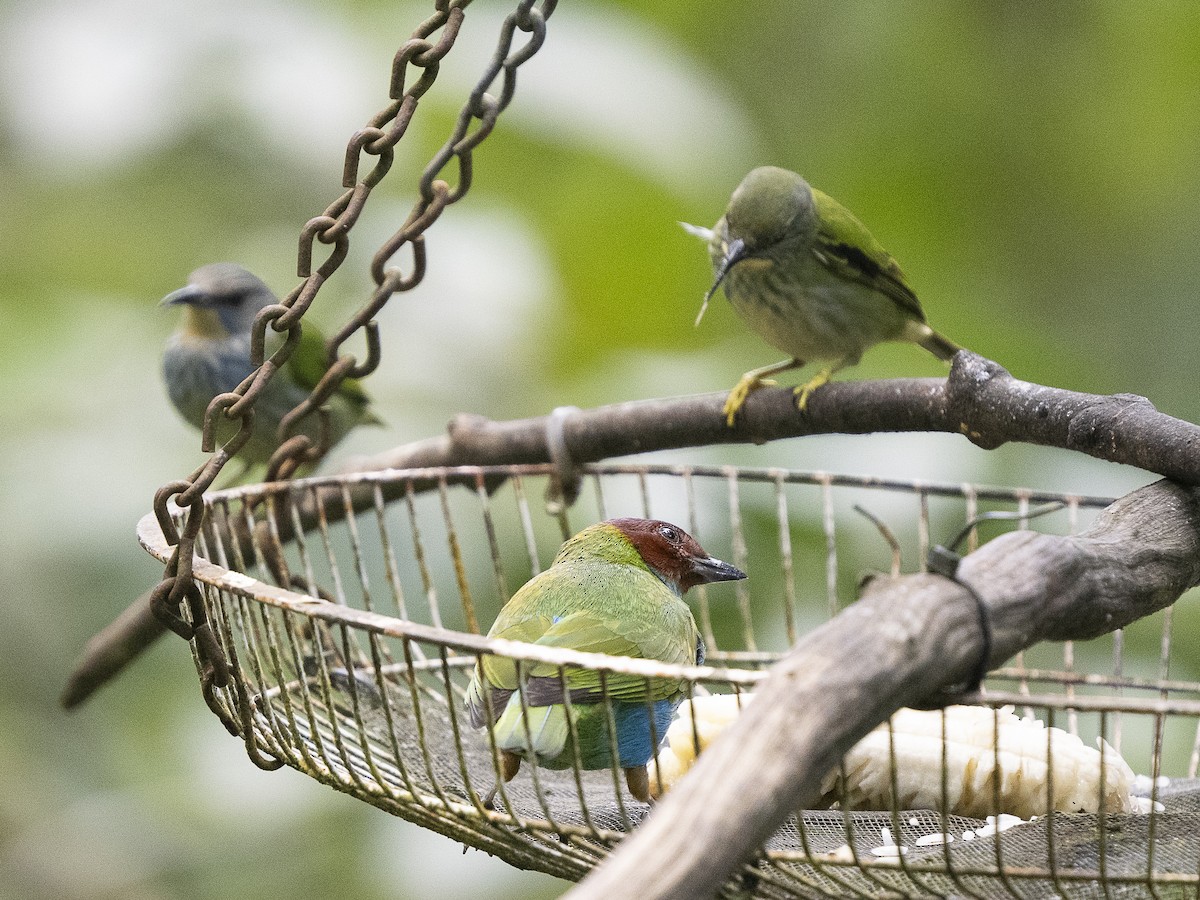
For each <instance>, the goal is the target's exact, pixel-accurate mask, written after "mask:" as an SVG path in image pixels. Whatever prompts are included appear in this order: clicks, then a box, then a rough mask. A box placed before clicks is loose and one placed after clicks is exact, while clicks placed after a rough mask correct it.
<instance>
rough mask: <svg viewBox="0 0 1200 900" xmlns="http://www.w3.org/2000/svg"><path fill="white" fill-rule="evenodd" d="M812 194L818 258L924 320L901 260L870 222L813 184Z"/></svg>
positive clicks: (827, 265)
mask: <svg viewBox="0 0 1200 900" xmlns="http://www.w3.org/2000/svg"><path fill="white" fill-rule="evenodd" d="M812 195H813V204H814V205H815V206H816V210H817V222H818V223H819V224H818V229H817V238H816V243H815V244H814V246H813V252H814V253H815V254H816V255H817V259H819V260H820V261H821V263H822V264H823V265H825V266H826V267H828V268H830V269H832V270H833V271H834V272H836V273H838V274H839V275H841V276H842V277H844V278H849V279H852V280H854V281H857V282H860V283H861V284H865V285H867V286H868V287H872V288H874V289H875V290H877V291H879V292H880V293H881V294H884V295H886V296H888V297H890V298H891V299H892V300H894V301H895V302H896V304H897V305H898V306H899V307H900V308H901V309H903V310H904V311H905V312H907V313H908V314H909V315H911V316H912V317H913V318H914V319H916V320H917V321H918V322H924V321H925V312H924V311H923V310H922V309H921V304H920V302H919V301H918V300H917V295H916V294H914V293H913V290H912V288H910V287H909V286H908V283H907V282H906V281H905V280H904V273H903V272H901V271H900V266H899V264H897V262H896V260H894V259H892V256H891V254H890V253H888V252H887V251H886V250H885V249H883V246H882V245H881V244H880V243H879V241H877V240H875V237H874V236H873V235H872V234H871V232H869V231H868V230H867V226H865V225H864V224H863V223H862V222H860V221H858V219H856V218H855V217H854V214H853V213H851V212H850V210H848V209H846V207H844V206H842V205H841V204H840V203H838V202H837V201H836V200H834V199H833V198H832V197H830V196H829V195H828V194H823V193H821V192H820V191H818V190H817V189H816V188H813V189H812Z"/></svg>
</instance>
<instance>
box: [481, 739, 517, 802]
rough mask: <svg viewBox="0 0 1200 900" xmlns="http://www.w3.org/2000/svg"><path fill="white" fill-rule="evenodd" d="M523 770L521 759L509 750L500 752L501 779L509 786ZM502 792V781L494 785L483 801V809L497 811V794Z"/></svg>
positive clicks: (498, 780) (497, 781)
mask: <svg viewBox="0 0 1200 900" xmlns="http://www.w3.org/2000/svg"><path fill="white" fill-rule="evenodd" d="M520 769H521V757H519V756H517V754H515V753H510V752H509V751H508V750H501V751H500V778H501V779H503V780H504V783H505V784H508V783H509V782H510V781H512V780H513V778H515V777H516V775H517V772H518V771H520ZM499 790H500V779H497V780H496V783H495V784H494V785H492V789H491V790H490V791H488V795H487V796H486V797H485V798H484V799H483V808H484V809H490V810H493V811H495V809H496V793H497V792H498V791H499Z"/></svg>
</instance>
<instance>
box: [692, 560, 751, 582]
mask: <svg viewBox="0 0 1200 900" xmlns="http://www.w3.org/2000/svg"><path fill="white" fill-rule="evenodd" d="M691 574H692V577H691V578H690V579H688V580H689V581H691V582H692V583H694V584H712V582H714V581H741V580H742V579H743V578H745V577H746V573H745V572H743V571H742V570H741V569H739V568H738V567H737V566H731V565H730V564H729V563H727V562H724V561H723V560H719V559H717V558H716V557H715V556H706V557H704V558H702V559H693V560H692V573H691Z"/></svg>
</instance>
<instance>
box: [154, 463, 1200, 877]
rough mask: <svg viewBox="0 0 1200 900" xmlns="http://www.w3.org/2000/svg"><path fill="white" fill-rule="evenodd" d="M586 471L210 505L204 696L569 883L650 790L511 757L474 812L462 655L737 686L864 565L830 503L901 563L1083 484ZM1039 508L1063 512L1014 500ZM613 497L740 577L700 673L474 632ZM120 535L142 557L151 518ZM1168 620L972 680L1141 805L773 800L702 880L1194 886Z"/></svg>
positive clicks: (414, 808)
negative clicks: (1116, 777) (224, 666)
mask: <svg viewBox="0 0 1200 900" xmlns="http://www.w3.org/2000/svg"><path fill="white" fill-rule="evenodd" d="M588 473H589V474H588V475H587V480H588V482H589V484H588V485H587V486H586V487H587V489H586V490H585V491H584V493H583V498H582V499H581V501H580V502H579V503H578V504H576V505H575V506H574V507H572V508H571V509H570V510H564V509H563V508H562V507H561V505H560V504H552V505H550V507H549V510H550V511H548V509H547V507H546V506H545V505H544V504H542V503H540V502H531V500H530V498H531V497H539V496H540V494H541V492H542V491H543V490H544V489H545V485H546V480H547V479H546V471H545V470H544V469H541V468H536V467H526V468H507V467H506V468H503V469H474V468H472V469H454V470H437V471H428V470H423V471H418V472H389V473H383V474H379V475H363V476H354V477H351V478H341V479H310V480H307V481H302V482H294V483H291V484H288V485H277V486H269V485H267V486H254V487H252V488H244V489H238V490H232V491H226V492H219V493H217V494H214V495H212V496H210V497H208V498H207V502H208V504H209V506H210V513H211V515H210V517H209V526H208V527H207V529H206V531H205V533H204V535H203V540H202V541H201V546H202V555H203V557H204V560H197V562H196V567H195V571H196V575H197V577H198V578H199V579H200V581H201V582H203V583H204V585H205V586H204V596H205V602H206V606H207V609H208V614H209V618H210V620H211V621H212V622H213V623H214V627H215V628H216V631H217V634H218V638H219V641H220V643H221V646H222V648H223V649H224V651H225V653H226V655H227V656H228V657H229V660H230V663H231V665H232V667H233V675H234V678H233V685H232V686H231V687H229V688H222V689H218V690H216V691H215V692H214V694H213V696H212V698H211V702H212V703H213V705H214V707H215V708H216V709H217V710H218V712H221V713H223V717H224V718H226V719H227V720H228V721H229V722H230V723H231V724H232V726H233V727H234V729H235V730H237V731H238V732H239V733H240V734H241V735H242V737H243V738H244V739H245V740H246V742H247V747H248V750H249V752H250V754H251V757H252V758H254V759H256V761H258V762H260V764H269V762H270V761H272V760H275V761H280V762H282V763H284V764H287V765H289V766H292V767H294V768H297V769H299V770H301V771H303V772H305V773H307V774H309V775H310V776H312V777H315V778H317V779H319V780H321V781H322V782H324V783H326V784H329V785H332V786H333V787H335V788H337V789H339V790H343V791H346V792H348V793H352V794H354V795H355V796H358V797H360V798H361V799H364V800H366V801H367V802H370V803H372V804H374V805H376V806H378V807H380V808H382V809H385V810H387V811H389V812H392V813H394V814H397V815H400V816H403V817H404V818H406V819H410V820H412V821H414V822H417V823H418V824H421V825H424V826H426V827H429V828H432V829H434V830H437V831H439V832H441V833H443V834H446V835H448V836H450V837H452V838H455V839H457V840H460V841H462V842H464V843H466V844H469V845H471V846H474V847H478V848H480V849H483V850H485V851H487V852H490V853H493V854H496V855H498V856H501V857H503V858H504V859H506V860H508V861H510V862H512V863H513V864H515V865H518V866H522V867H527V868H534V869H539V870H542V871H545V872H549V873H551V874H555V875H559V876H561V877H565V878H570V879H578V878H579V877H581V876H582V875H584V874H586V872H587V871H588V870H589V869H590V868H591V867H592V866H594V865H595V864H596V862H597V861H598V860H600V859H601V858H603V857H604V856H605V855H606V854H607V853H608V852H609V851H610V850H611V849H612V847H613V845H614V844H615V843H616V842H618V841H619V840H620V839H621V837H622V835H624V834H626V833H628V832H629V831H630V830H631V829H633V828H635V827H636V826H637V824H638V823H639V822H640V821H641V819H642V817H643V816H644V815H645V814H646V813H647V811H648V807H647V806H645V805H643V804H641V803H639V802H638V801H636V800H634V799H633V798H632V797H631V796H630V795H629V793H628V791H627V790H626V789H625V784H624V779H623V777H622V773H621V772H620V770H617V769H603V770H600V771H581V770H579V769H578V768H574V769H567V770H563V771H550V770H547V769H542V768H536V767H532V766H529V765H525V766H523V767H522V769H521V771H520V773H519V774H518V775H517V777H516V778H514V779H513V780H512V781H510V782H508V783H507V784H501V785H500V793H499V796H498V801H497V803H496V808H495V810H491V809H487V808H485V807H484V805H483V798H484V797H485V796H486V795H487V793H488V792H489V791H490V790H491V789H492V787H493V785H494V784H496V782H497V772H498V771H499V753H498V750H497V748H496V747H495V745H494V743H493V741H492V740H491V738H490V734H489V732H488V731H487V730H483V731H477V730H475V729H473V728H471V727H470V724H469V721H468V718H467V716H466V713H465V711H464V707H463V695H464V693H465V688H466V684H467V681H468V679H469V677H470V673H471V669H472V667H473V666H474V665H475V662H476V660H477V659H478V657H479V655H480V654H482V653H484V652H491V653H494V654H503V655H508V656H511V657H512V658H513V659H515V660H517V661H518V666H520V665H521V664H530V663H532V662H533V661H537V662H547V661H548V662H552V663H554V664H556V665H558V666H560V671H565V670H566V669H568V668H570V667H572V666H578V665H588V666H591V667H596V668H600V670H601V671H611V672H626V673H633V674H637V675H642V676H645V677H656V676H657V677H663V676H667V675H670V676H671V677H679V678H681V679H682V680H683V681H684V682H685V683H686V684H687V690H686V692H685V693H687V694H689V695H692V696H702V695H704V694H705V693H708V692H712V693H731V692H742V691H750V690H753V688H754V685H755V684H756V683H757V682H758V681H760V680H761V679H762V678H764V677H765V674H766V672H765V669H766V667H767V666H768V665H769V664H770V663H771V662H772V661H773V660H775V659H777V658H778V657H779V655H780V654H781V653H783V652H784V651H785V650H786V649H787V647H788V646H790V645H791V644H792V643H794V642H795V640H796V639H797V637H798V636H799V635H802V634H803V633H804V632H806V631H807V630H808V629H810V628H811V627H813V626H815V625H816V624H819V623H820V622H822V621H824V620H825V619H827V618H828V617H830V616H831V615H834V614H836V613H837V611H838V610H839V609H840V608H842V607H843V606H844V605H846V604H848V603H850V602H852V601H853V598H854V592H855V585H856V583H857V580H858V577H859V576H860V575H861V574H862V573H863V572H864V571H866V570H868V569H870V568H873V567H875V568H879V567H886V566H887V564H888V561H889V559H890V555H891V554H890V550H889V549H888V546H887V545H886V544H885V543H884V542H883V541H882V540H881V539H880V537H879V535H878V533H877V532H876V530H875V528H874V526H873V525H872V524H870V522H868V521H867V520H866V519H865V518H863V517H861V516H858V515H856V514H854V513H853V512H851V510H852V508H853V507H854V506H855V505H861V506H863V507H865V508H866V509H868V510H869V511H871V512H872V513H873V514H874V515H876V516H878V517H879V518H880V519H882V520H884V521H886V522H888V523H889V525H890V527H891V529H892V530H893V531H894V532H895V534H896V537H897V539H898V541H899V543H900V545H901V546H902V547H903V548H905V555H906V557H907V559H906V562H907V566H906V567H907V568H909V569H913V568H920V567H921V566H922V564H923V560H924V558H925V553H926V551H927V550H928V549H929V546H930V544H931V542H934V541H935V539H936V538H937V537H940V536H941V535H943V534H952V533H954V532H956V531H957V530H958V529H959V527H961V525H962V524H963V522H964V521H966V520H968V519H970V518H971V517H973V516H975V515H977V514H978V513H980V512H983V511H989V510H1010V511H1014V512H1015V513H1016V514H1017V519H1016V522H1015V525H1016V526H1018V527H1035V528H1038V529H1041V530H1047V531H1051V532H1054V531H1057V532H1058V533H1070V532H1074V531H1077V530H1079V529H1081V528H1083V527H1085V526H1086V524H1087V523H1088V522H1089V521H1090V519H1091V518H1092V517H1093V516H1094V515H1095V510H1097V509H1098V508H1100V507H1102V506H1103V505H1104V504H1105V503H1106V502H1107V501H1106V500H1105V498H1094V497H1081V496H1073V495H1056V494H1048V493H1044V492H1032V491H1019V490H1009V489H993V488H981V487H975V486H969V485H934V484H918V483H904V482H882V481H879V480H877V479H865V478H849V477H840V476H832V475H827V474H822V473H802V472H786V471H782V470H745V469H734V468H728V467H727V468H701V467H690V468H677V467H668V466H594V467H589V469H588ZM1047 500H1058V501H1060V502H1061V503H1062V504H1063V508H1062V509H1061V510H1060V511H1059V512H1056V513H1054V514H1052V515H1049V516H1043V517H1040V518H1038V519H1036V520H1025V519H1023V518H1021V517H1022V516H1023V515H1025V514H1027V513H1028V512H1029V510H1030V509H1031V505H1032V504H1035V503H1041V502H1042V501H1047ZM618 515H641V516H647V517H655V518H663V519H667V520H671V521H675V522H677V523H678V524H680V525H682V526H684V527H685V528H687V529H688V530H689V531H690V532H691V533H692V534H693V535H694V536H696V537H697V539H699V540H700V541H701V542H702V544H703V545H704V546H705V548H706V550H708V551H709V552H710V553H713V554H714V555H717V556H721V557H722V558H725V559H729V560H731V561H732V562H733V563H734V564H735V565H737V566H739V567H740V568H742V569H744V570H745V571H747V572H749V573H750V579H749V580H748V581H747V582H738V583H736V584H734V585H727V586H722V587H720V588H712V587H710V588H709V589H708V590H704V589H703V588H698V589H696V590H695V591H694V592H693V594H694V603H693V607H694V609H695V610H696V618H697V621H698V623H699V625H700V629H701V632H702V634H703V635H704V637H705V639H706V641H707V643H708V646H709V651H710V652H709V660H708V662H709V665H708V666H704V667H695V666H693V667H669V666H663V665H662V664H657V663H652V662H650V661H646V660H627V659H621V658H599V661H598V660H597V658H587V659H584V658H581V655H579V654H574V655H572V654H570V653H569V652H566V651H558V652H557V655H556V654H555V653H551V652H549V651H546V650H542V651H538V650H537V648H532V647H528V645H513V646H506V647H503V648H500V647H497V646H496V645H495V644H494V643H492V642H490V641H489V640H488V639H487V638H484V637H482V636H481V633H483V632H486V630H487V627H488V625H489V624H490V622H491V621H492V619H493V618H494V617H495V614H496V612H497V611H498V610H499V608H500V606H502V605H503V603H504V601H505V600H507V598H508V597H510V596H511V595H512V592H513V591H514V590H515V589H516V588H517V587H519V586H520V584H522V583H523V582H524V581H525V580H527V579H528V578H529V577H530V576H531V575H533V574H535V573H537V572H538V571H541V569H543V568H544V567H545V566H546V565H547V564H548V563H549V561H550V559H551V558H552V556H553V554H554V552H555V551H556V549H557V547H558V544H559V543H560V542H561V540H562V539H563V538H564V537H565V536H568V535H570V534H571V533H573V532H574V531H577V530H578V529H579V528H581V527H583V526H584V525H586V524H590V523H591V522H593V521H597V520H599V519H603V518H608V517H613V516H618ZM986 527H988V528H991V529H993V530H995V529H997V528H999V527H1002V526H996V525H988V526H986ZM981 530H982V529H981ZM141 535H142V538H143V541H144V543H146V544H147V546H148V547H150V549H151V550H152V551H153V552H155V553H156V554H158V555H160V556H165V555H166V554H167V552H168V549H169V548H167V547H166V545H165V542H164V541H163V540H162V537H161V535H160V534H158V533H157V526H156V525H155V524H154V523H153V519H147V520H145V521H144V522H143V524H142V526H141ZM990 536H991V533H989V534H985V535H982V536H981V535H976V534H972V535H971V537H970V541H971V543H972V545H974V544H975V543H977V542H978V541H979V540H981V539H983V538H987V537H990ZM693 594H689V598H688V599H689V600H692V599H693ZM1171 615H1172V613H1171V610H1170V609H1168V610H1166V611H1164V612H1163V613H1160V614H1157V615H1155V616H1153V617H1150V618H1148V619H1146V620H1142V621H1141V622H1138V623H1136V624H1135V625H1134V626H1132V627H1131V628H1129V629H1126V630H1125V632H1123V633H1122V632H1118V633H1115V634H1113V635H1110V636H1107V637H1105V638H1101V639H1098V640H1096V641H1091V642H1088V643H1087V644H1081V645H1072V644H1067V645H1054V646H1048V645H1047V646H1038V647H1035V648H1033V649H1032V650H1030V651H1027V652H1026V653H1025V654H1023V655H1022V657H1020V658H1019V659H1018V660H1017V661H1016V665H1015V666H1014V667H1012V668H1008V669H1003V670H1000V671H998V672H994V673H993V674H992V676H991V677H990V679H989V687H990V688H991V689H992V691H993V692H995V693H997V695H999V694H1003V696H1004V697H1006V698H1009V699H1011V698H1012V697H1015V698H1017V699H1018V701H1019V703H1020V705H1019V708H1018V711H1019V712H1020V713H1022V714H1024V715H1027V716H1036V717H1037V718H1040V719H1041V720H1043V721H1044V722H1045V723H1046V724H1047V725H1050V726H1056V727H1059V728H1062V729H1063V730H1064V731H1066V732H1068V733H1071V734H1077V735H1079V736H1080V737H1081V738H1082V739H1083V742H1084V743H1085V744H1087V745H1093V746H1094V745H1095V742H1096V739H1097V738H1104V739H1105V740H1107V741H1109V742H1110V743H1111V744H1112V745H1113V746H1114V747H1115V748H1116V750H1117V751H1119V752H1120V753H1121V754H1122V755H1123V756H1124V758H1125V759H1126V760H1127V761H1128V762H1129V764H1130V765H1131V766H1132V767H1133V769H1134V770H1135V771H1137V772H1139V773H1141V774H1143V775H1145V776H1148V777H1147V778H1146V779H1144V780H1142V781H1141V782H1140V784H1139V790H1140V792H1141V793H1142V794H1145V795H1148V796H1149V797H1150V799H1149V800H1148V801H1147V804H1146V805H1147V807H1148V808H1149V809H1150V812H1149V813H1146V814H1115V813H1113V812H1112V811H1106V810H1104V809H1101V810H1100V811H1099V812H1091V813H1083V814H1065V813H1055V814H1051V815H1048V816H1045V817H1042V818H1038V819H1037V820H1035V821H1025V822H1021V823H1019V824H1016V825H1015V827H1011V828H1009V829H1008V830H1004V831H1002V832H1000V833H998V834H997V833H993V831H994V829H991V828H989V826H988V823H987V822H986V821H984V820H981V819H975V818H966V817H963V816H958V815H954V814H952V811H951V810H950V809H948V808H947V807H946V805H945V804H938V806H939V808H937V809H932V810H931V809H925V810H905V809H884V810H880V811H856V812H848V811H843V810H841V809H836V808H835V809H825V810H809V811H804V812H802V813H798V814H797V815H795V816H793V817H791V818H790V819H789V820H788V821H787V822H786V823H785V824H784V826H783V827H781V828H780V829H779V830H778V832H777V833H776V834H775V835H774V836H773V837H772V838H771V839H770V841H769V842H768V843H767V844H766V846H765V847H764V848H763V852H762V854H761V855H760V856H759V858H758V859H757V860H756V862H755V863H754V864H753V865H748V866H746V867H745V868H744V870H743V871H742V872H741V873H740V874H739V875H738V876H737V877H736V878H735V879H733V880H731V881H730V882H729V883H728V884H727V885H726V886H725V892H726V893H728V894H729V895H735V894H741V895H745V894H747V893H748V894H752V895H757V896H763V897H774V896H829V895H839V896H843V895H844V896H904V895H961V896H977V897H993V896H1005V897H1008V896H1019V897H1043V896H1045V897H1049V896H1110V897H1111V896H1126V895H1137V896H1144V895H1151V894H1153V895H1157V896H1174V895H1176V894H1183V893H1185V892H1186V893H1187V894H1188V895H1195V893H1196V890H1197V885H1198V884H1200V878H1198V877H1197V869H1198V865H1200V790H1198V787H1200V783H1198V782H1197V781H1196V780H1195V776H1196V770H1197V763H1198V760H1197V757H1198V756H1200V752H1198V749H1197V748H1198V747H1200V743H1198V738H1197V735H1198V733H1200V732H1198V730H1197V716H1196V709H1197V704H1196V703H1195V701H1196V699H1197V696H1198V695H1200V684H1197V683H1196V682H1193V681H1188V680H1181V679H1180V678H1179V677H1178V675H1176V677H1175V678H1174V679H1172V680H1168V665H1169V663H1170V659H1171V648H1172V640H1171ZM1131 647H1137V648H1144V647H1151V648H1153V650H1154V654H1153V655H1136V654H1133V653H1131V652H1130V651H1129V648H1131ZM1177 667H1178V668H1181V669H1183V668H1185V667H1186V663H1183V664H1180V663H1178V662H1177ZM1149 701H1153V702H1149ZM1173 702H1177V703H1178V704H1179V705H1178V708H1177V709H1176V708H1175V707H1172V706H1171V704H1172V703H1173ZM658 737H661V735H660V736H658ZM893 763H894V760H893ZM945 766H946V764H945V763H944V762H942V763H941V767H940V768H939V767H938V765H937V764H936V761H935V765H934V770H935V771H936V772H937V774H938V777H942V778H950V777H955V775H956V773H953V772H948V771H945ZM996 811H997V812H1001V811H1003V810H1002V809H999V808H998V809H997V810H996ZM937 835H948V836H949V837H950V838H952V840H951V841H950V842H948V843H946V842H945V841H946V840H947V839H946V838H945V837H942V838H938V837H936V836H937Z"/></svg>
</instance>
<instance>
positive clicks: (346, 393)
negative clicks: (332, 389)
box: [287, 323, 379, 423]
mask: <svg viewBox="0 0 1200 900" xmlns="http://www.w3.org/2000/svg"><path fill="white" fill-rule="evenodd" d="M287 370H288V374H289V375H291V376H292V380H293V381H295V382H296V384H297V385H299V386H300V387H302V388H303V389H304V390H306V391H311V390H312V389H313V388H315V387H316V386H317V382H318V381H320V380H321V379H322V378H323V377H324V376H325V373H326V372H327V371H329V361H328V359H327V357H326V355H325V338H324V336H323V335H322V334H321V332H319V331H318V330H317V329H316V328H314V327H313V326H312V325H309V324H308V323H305V324H304V327H303V328H302V329H301V330H300V341H299V343H297V344H296V349H295V350H293V351H292V355H291V357H289V359H288V362H287ZM334 396H337V397H341V398H343V399H344V400H346V401H348V402H349V404H350V405H351V406H353V407H355V408H356V409H358V410H359V411H360V412H362V413H363V414H364V417H363V419H362V421H363V422H364V423H378V422H379V419H377V418H376V417H375V416H374V415H373V414H372V413H370V412H368V411H367V405H368V404H369V403H370V398H369V397H367V392H366V391H365V390H363V386H362V383H361V382H359V380H358V379H357V378H347V379H346V380H345V381H343V382H342V383H341V384H340V385H339V386H338V389H337V393H336V394H335V395H334Z"/></svg>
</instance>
